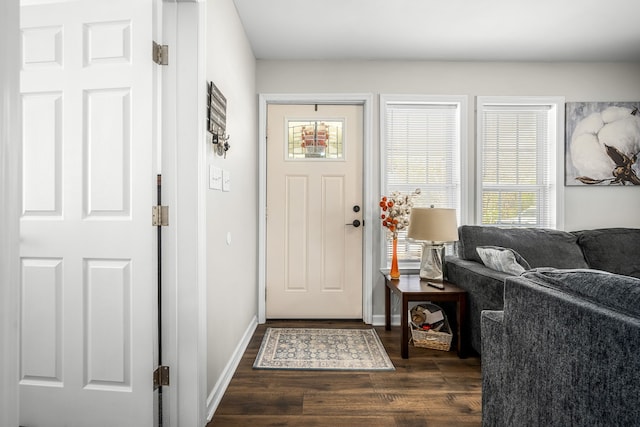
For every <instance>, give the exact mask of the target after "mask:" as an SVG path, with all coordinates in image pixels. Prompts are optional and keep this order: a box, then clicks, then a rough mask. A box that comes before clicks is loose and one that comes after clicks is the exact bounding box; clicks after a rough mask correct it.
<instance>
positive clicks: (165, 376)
mask: <svg viewBox="0 0 640 427" xmlns="http://www.w3.org/2000/svg"><path fill="white" fill-rule="evenodd" d="M168 385H169V367H168V366H158V367H157V368H156V370H155V371H153V389H154V390H155V389H157V388H159V387H164V386H168Z"/></svg>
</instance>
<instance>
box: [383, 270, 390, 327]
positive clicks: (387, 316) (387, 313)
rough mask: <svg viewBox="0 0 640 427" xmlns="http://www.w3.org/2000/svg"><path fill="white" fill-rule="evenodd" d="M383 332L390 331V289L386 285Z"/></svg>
mask: <svg viewBox="0 0 640 427" xmlns="http://www.w3.org/2000/svg"><path fill="white" fill-rule="evenodd" d="M385 282H386V279H385ZM384 330H385V331H390V330H391V289H389V287H388V286H387V284H386V283H385V285H384Z"/></svg>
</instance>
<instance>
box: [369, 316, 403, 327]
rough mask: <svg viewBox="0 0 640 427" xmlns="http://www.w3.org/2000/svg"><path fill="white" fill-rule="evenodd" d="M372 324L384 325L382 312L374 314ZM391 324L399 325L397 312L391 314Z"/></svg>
mask: <svg viewBox="0 0 640 427" xmlns="http://www.w3.org/2000/svg"><path fill="white" fill-rule="evenodd" d="M372 324H373V326H384V314H374V315H373V323H372ZM391 326H400V315H399V314H392V315H391Z"/></svg>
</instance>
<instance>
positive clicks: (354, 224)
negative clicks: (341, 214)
mask: <svg viewBox="0 0 640 427" xmlns="http://www.w3.org/2000/svg"><path fill="white" fill-rule="evenodd" d="M345 225H353V226H354V227H356V228H358V227H360V220H359V219H354V220H353V222H350V223H348V224H345Z"/></svg>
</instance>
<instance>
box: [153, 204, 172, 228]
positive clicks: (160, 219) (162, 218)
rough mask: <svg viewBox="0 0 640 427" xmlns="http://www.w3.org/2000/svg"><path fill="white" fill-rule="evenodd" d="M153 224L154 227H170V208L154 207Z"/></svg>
mask: <svg viewBox="0 0 640 427" xmlns="http://www.w3.org/2000/svg"><path fill="white" fill-rule="evenodd" d="M151 224H152V225H153V226H154V227H166V226H167V225H169V206H160V205H158V206H152V207H151Z"/></svg>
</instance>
